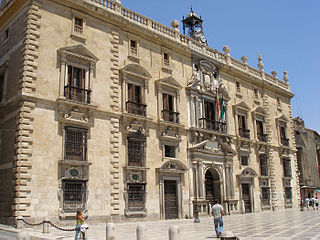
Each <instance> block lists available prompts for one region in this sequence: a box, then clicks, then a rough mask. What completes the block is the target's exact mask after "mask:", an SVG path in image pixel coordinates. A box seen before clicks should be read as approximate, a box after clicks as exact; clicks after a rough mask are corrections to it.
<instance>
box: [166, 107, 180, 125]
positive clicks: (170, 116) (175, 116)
mask: <svg viewBox="0 0 320 240" xmlns="http://www.w3.org/2000/svg"><path fill="white" fill-rule="evenodd" d="M179 114H180V113H178V112H173V111H169V110H165V109H163V110H162V118H163V119H164V120H165V121H169V122H174V123H179Z"/></svg>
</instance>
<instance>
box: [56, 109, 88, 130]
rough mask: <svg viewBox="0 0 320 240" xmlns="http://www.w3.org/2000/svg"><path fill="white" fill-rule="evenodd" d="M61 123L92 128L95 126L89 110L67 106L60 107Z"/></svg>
mask: <svg viewBox="0 0 320 240" xmlns="http://www.w3.org/2000/svg"><path fill="white" fill-rule="evenodd" d="M58 114H59V122H63V123H69V124H70V123H71V124H75V125H81V126H86V127H90V126H92V125H93V118H92V116H91V112H90V110H89V109H86V108H83V107H77V106H69V105H67V104H59V105H58Z"/></svg>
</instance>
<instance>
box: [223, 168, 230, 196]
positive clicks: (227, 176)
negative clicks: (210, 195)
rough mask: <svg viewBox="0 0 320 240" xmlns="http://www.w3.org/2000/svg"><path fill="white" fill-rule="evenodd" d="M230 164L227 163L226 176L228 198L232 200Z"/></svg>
mask: <svg viewBox="0 0 320 240" xmlns="http://www.w3.org/2000/svg"><path fill="white" fill-rule="evenodd" d="M229 170H230V164H229V163H226V167H225V169H224V171H225V175H226V198H227V199H228V198H230V177H229V174H230V171H229Z"/></svg>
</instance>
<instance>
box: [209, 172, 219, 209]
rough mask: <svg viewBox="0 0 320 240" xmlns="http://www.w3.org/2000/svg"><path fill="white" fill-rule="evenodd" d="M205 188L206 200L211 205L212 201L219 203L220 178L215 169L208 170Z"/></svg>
mask: <svg viewBox="0 0 320 240" xmlns="http://www.w3.org/2000/svg"><path fill="white" fill-rule="evenodd" d="M205 188H206V200H208V201H209V203H210V204H211V205H213V204H214V200H215V199H218V200H219V201H221V194H220V177H219V174H218V172H217V170H215V169H208V170H207V172H206V175H205Z"/></svg>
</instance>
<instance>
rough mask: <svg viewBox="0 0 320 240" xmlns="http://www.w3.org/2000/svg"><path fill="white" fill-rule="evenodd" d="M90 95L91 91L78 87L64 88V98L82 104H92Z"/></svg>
mask: <svg viewBox="0 0 320 240" xmlns="http://www.w3.org/2000/svg"><path fill="white" fill-rule="evenodd" d="M90 95H91V90H89V89H82V88H78V87H72V86H68V85H67V86H65V87H64V96H65V97H66V98H67V99H70V100H73V101H77V102H81V103H88V104H89V103H90Z"/></svg>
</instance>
